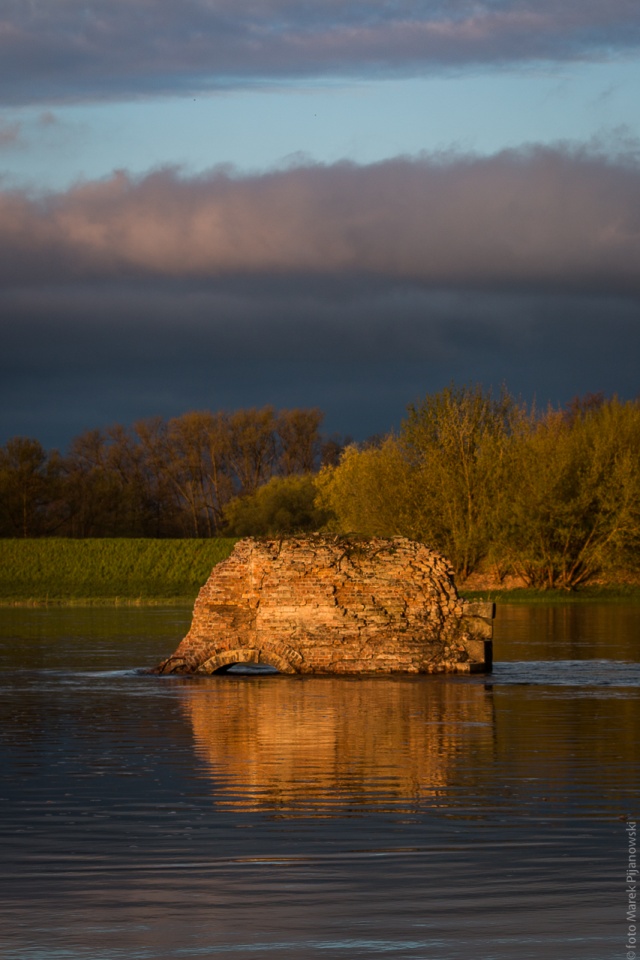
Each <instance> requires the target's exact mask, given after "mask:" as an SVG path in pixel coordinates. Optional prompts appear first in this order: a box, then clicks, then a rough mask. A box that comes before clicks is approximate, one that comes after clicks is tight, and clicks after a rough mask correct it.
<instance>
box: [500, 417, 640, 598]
mask: <svg viewBox="0 0 640 960" xmlns="http://www.w3.org/2000/svg"><path fill="white" fill-rule="evenodd" d="M510 458H511V463H512V475H513V477H514V482H512V483H511V484H510V486H509V491H508V492H509V496H508V497H507V498H506V499H505V501H504V510H503V512H502V520H503V524H502V529H501V536H500V538H499V543H498V544H497V547H498V550H499V552H500V553H501V554H502V556H504V557H505V559H506V561H507V562H508V563H509V565H510V566H511V568H512V569H513V570H514V571H515V572H517V573H519V574H520V575H521V576H522V577H523V578H524V580H525V582H526V583H527V584H529V585H530V586H532V587H538V588H545V589H552V588H560V589H564V590H570V589H573V588H575V587H577V586H578V585H579V584H581V583H583V582H585V581H588V580H589V579H590V578H592V577H593V576H594V575H595V574H598V573H601V572H603V571H606V570H608V569H611V568H613V567H615V566H620V565H621V564H623V563H625V564H627V565H629V564H632V563H633V562H634V561H635V562H637V551H638V546H639V545H640V407H639V406H638V404H632V403H628V404H623V403H620V401H618V400H617V399H613V400H611V401H609V402H607V403H604V402H603V403H601V404H600V405H599V406H593V405H592V406H589V407H586V408H585V409H584V410H583V411H582V412H578V413H576V412H575V411H572V413H571V416H566V415H563V414H562V413H559V412H555V411H549V412H548V413H547V414H546V415H545V416H544V417H542V418H541V419H537V418H535V417H533V416H531V417H530V418H529V421H528V423H527V426H526V429H524V430H522V431H521V432H520V434H519V435H518V436H517V437H514V440H513V443H512V446H511V450H510Z"/></svg>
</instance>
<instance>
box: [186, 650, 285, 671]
mask: <svg viewBox="0 0 640 960" xmlns="http://www.w3.org/2000/svg"><path fill="white" fill-rule="evenodd" d="M198 672H199V673H208V674H213V673H216V674H223V673H232V674H238V673H242V674H251V675H252V676H256V675H259V676H269V675H274V674H279V673H297V670H296V669H295V668H294V667H293V666H292V665H291V663H289V661H288V660H287V659H285V658H284V657H283V656H282V655H281V654H279V653H276V652H275V651H274V650H269V649H263V648H259V649H257V648H250V647H244V648H240V649H237V650H218V651H217V652H216V653H215V654H214V655H213V656H212V657H209V659H208V660H207V661H206V662H205V663H203V664H202V665H201V666H200V668H199V670H198Z"/></svg>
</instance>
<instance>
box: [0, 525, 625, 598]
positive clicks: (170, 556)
mask: <svg viewBox="0 0 640 960" xmlns="http://www.w3.org/2000/svg"><path fill="white" fill-rule="evenodd" d="M234 543H236V540H234V539H222V538H220V539H211V540H135V539H121V540H109V539H99V540H98V539H96V540H71V539H67V538H62V537H60V538H55V537H52V538H43V539H37V540H3V539H0V605H7V604H41V603H64V604H90V603H93V604H104V603H122V604H133V603H140V604H148V603H185V602H192V601H193V600H194V599H195V597H196V595H197V593H198V590H199V589H200V587H201V586H202V584H203V583H204V582H205V581H206V580H207V578H208V576H209V574H210V573H211V570H212V568H213V567H214V566H215V564H216V563H219V562H220V561H221V560H225V559H226V558H227V557H228V556H229V554H230V553H231V550H232V549H233V545H234ZM461 593H462V595H463V596H464V597H467V598H468V599H474V600H480V599H482V600H496V601H499V602H500V603H580V602H584V601H599V602H616V603H620V602H629V603H638V602H640V587H638V586H630V585H621V586H616V585H610V586H593V587H582V588H581V589H580V590H577V591H574V592H572V593H568V592H566V591H563V590H526V589H515V590H482V591H467V590H461Z"/></svg>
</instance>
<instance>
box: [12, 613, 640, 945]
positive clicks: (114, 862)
mask: <svg viewBox="0 0 640 960" xmlns="http://www.w3.org/2000/svg"><path fill="white" fill-rule="evenodd" d="M639 612H640V608H638V607H633V606H628V607H625V606H616V605H610V604H607V605H602V606H598V605H585V606H574V605H567V606H553V607H551V606H550V607H540V606H535V607H534V606H532V607H521V606H503V607H502V608H501V609H500V610H499V617H498V621H497V624H496V643H495V656H496V664H495V669H494V672H493V674H492V675H491V676H490V677H482V676H472V677H462V676H451V677H440V676H433V677H423V678H391V679H389V678H378V679H358V678H336V679H328V678H317V679H314V678H300V677H288V676H287V677H282V676H257V675H255V674H246V673H245V674H236V675H226V676H214V677H203V678H185V677H154V676H149V675H147V674H145V673H144V672H142V671H141V669H140V668H145V667H149V666H152V665H154V664H155V663H156V662H158V661H159V660H161V659H162V658H163V657H165V656H167V655H168V654H169V653H171V652H172V651H173V649H174V648H175V646H176V645H177V641H178V640H179V639H180V637H181V636H182V635H183V634H184V632H185V631H186V628H187V626H188V622H189V619H190V611H189V610H181V609H176V608H166V609H161V608H148V609H144V608H142V609H140V608H104V609H95V608H94V609H90V608H84V609H83V608H75V609H73V608H71V609H58V610H49V609H5V610H2V611H0V667H1V669H0V713H1V724H0V760H1V763H2V767H1V769H2V785H1V787H0V813H1V818H0V831H1V834H2V836H1V842H2V847H1V849H2V857H1V858H0V889H1V892H2V898H1V905H0V947H1V949H2V953H1V955H2V957H3V958H6V960H54V958H55V960H67V958H68V960H115V958H118V960H120V958H122V960H125V958H126V960H136V958H150V960H169V958H182V957H184V958H188V957H203V958H207V957H214V958H216V957H227V956H228V957H233V958H238V960H243V958H262V957H265V958H269V957H273V958H280V957H282V958H290V960H303V958H309V957H316V956H317V957H319V958H329V960H331V958H347V960H349V958H353V960H360V958H363V960H365V958H373V957H378V956H389V957H394V958H425V960H426V958H429V960H435V958H438V960H451V958H479V960H489V958H515V957H517V958H525V960H526V958H543V957H544V958H545V960H563V958H574V957H579V958H581V960H608V958H614V957H616V958H617V957H622V956H624V954H625V952H626V951H625V950H624V949H623V948H624V943H625V935H626V933H627V926H626V923H625V913H626V894H625V884H624V872H625V867H626V858H627V833H626V830H625V827H626V820H627V819H634V818H635V817H636V815H637V798H638V787H639V785H640V783H639V781H640V776H639V770H638V763H637V750H636V740H637V732H638V729H640V722H639V721H640V663H639V661H640V642H639V640H638V628H637V621H638V613H639Z"/></svg>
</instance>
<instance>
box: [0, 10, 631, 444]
mask: <svg viewBox="0 0 640 960" xmlns="http://www.w3.org/2000/svg"><path fill="white" fill-rule="evenodd" d="M638 90H640V5H638V3H637V0H590V2H589V3H586V2H585V0H535V2H534V0H474V2H472V0H447V2H445V0H440V2H439V0H380V2H373V0H367V2H366V3H365V2H361V0H307V2H305V3H300V2H299V0H295V2H294V0H260V2H256V0H181V2H180V3H177V2H176V0H83V2H80V0H0V335H1V340H0V444H1V443H4V442H6V440H8V439H9V438H10V437H12V436H16V435H20V436H31V437H35V438H37V439H39V440H40V441H41V442H42V443H43V444H44V445H45V446H46V447H48V448H49V447H57V448H59V449H65V448H66V446H67V445H68V443H69V441H70V440H71V439H72V437H73V436H75V435H77V434H79V433H80V432H82V431H83V430H86V429H93V428H96V427H106V426H108V425H110V424H113V423H116V422H119V423H124V424H133V423H135V422H136V421H137V420H140V419H143V418H146V417H151V416H156V415H160V416H163V417H167V418H168V417H172V416H178V415H180V414H181V413H184V412H186V411H188V410H194V409H210V410H223V409H224V410H235V409H238V408H241V407H251V406H258V407H261V406H264V405H267V404H271V405H273V406H274V407H276V408H277V409H282V408H290V407H295V406H304V407H319V408H320V409H321V410H323V411H324V412H325V424H324V429H325V431H326V433H328V434H332V433H336V434H340V435H343V436H352V437H354V438H356V439H364V438H366V437H368V436H370V435H372V434H378V433H384V432H386V431H388V430H390V429H394V428H397V426H398V424H399V423H400V421H401V419H402V417H403V415H404V413H405V410H406V406H407V404H409V403H412V402H415V401H418V400H420V399H421V398H422V397H424V396H425V395H426V394H427V393H432V392H435V391H437V390H440V389H442V388H443V387H445V386H447V385H448V384H450V383H452V382H453V383H456V384H459V385H461V384H471V383H481V384H483V385H484V386H485V387H486V388H492V389H494V390H499V389H500V387H501V386H502V385H506V387H507V388H508V389H509V390H510V391H511V393H513V394H514V395H516V396H518V397H522V398H523V399H525V400H527V401H531V400H535V402H536V404H537V405H538V406H544V405H546V404H547V403H552V404H554V405H557V404H563V403H566V402H567V401H569V400H570V399H571V398H572V397H574V396H576V395H581V394H585V393H588V392H593V393H596V392H600V391H602V392H604V393H605V394H608V395H611V394H614V393H617V394H618V395H619V396H621V397H622V398H624V399H632V398H634V397H636V396H638V395H639V394H640V377H639V375H638V370H639V369H640V362H639V361H640V109H639V108H638V104H637V100H638V98H637V91H638Z"/></svg>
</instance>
